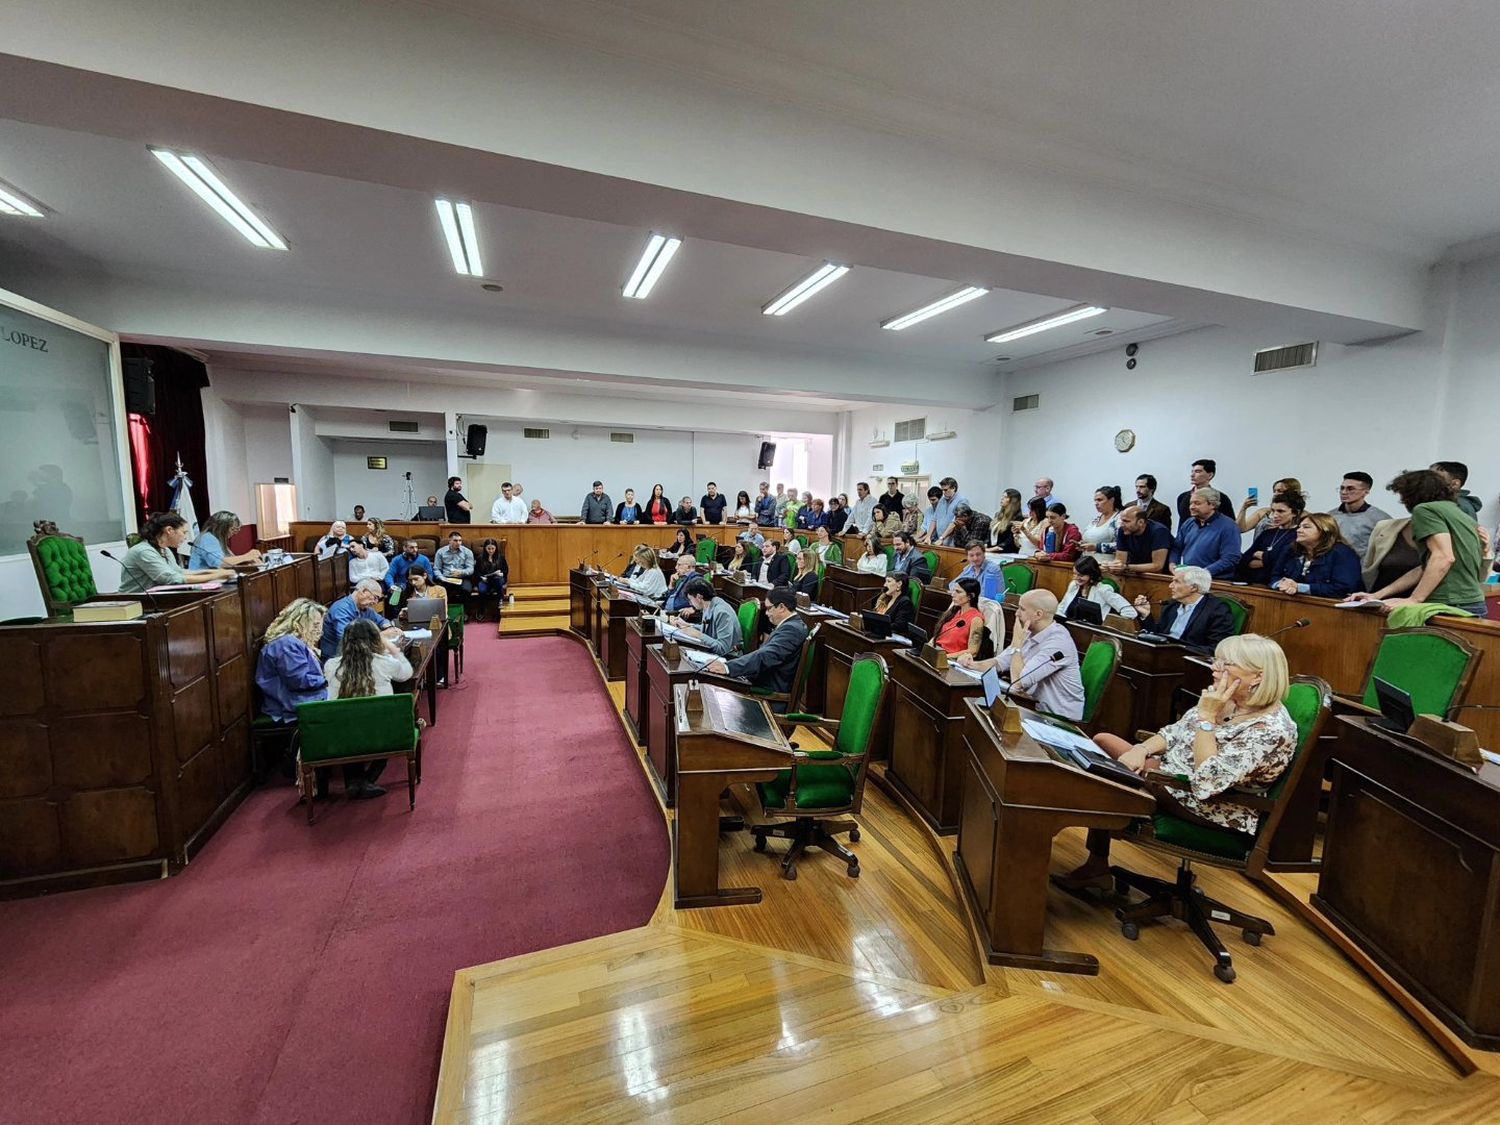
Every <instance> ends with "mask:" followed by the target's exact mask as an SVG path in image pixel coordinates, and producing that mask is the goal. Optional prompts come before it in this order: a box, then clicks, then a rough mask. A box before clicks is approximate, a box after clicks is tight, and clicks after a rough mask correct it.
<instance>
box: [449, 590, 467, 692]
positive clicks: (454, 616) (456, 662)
mask: <svg viewBox="0 0 1500 1125" xmlns="http://www.w3.org/2000/svg"><path fill="white" fill-rule="evenodd" d="M448 653H449V655H450V656H451V657H452V658H453V682H454V683H458V681H459V680H461V679H463V674H464V607H463V606H461V605H450V606H449V607H448Z"/></svg>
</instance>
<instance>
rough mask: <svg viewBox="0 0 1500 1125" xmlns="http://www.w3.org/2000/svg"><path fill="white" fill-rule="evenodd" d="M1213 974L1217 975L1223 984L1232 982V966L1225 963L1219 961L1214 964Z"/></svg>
mask: <svg viewBox="0 0 1500 1125" xmlns="http://www.w3.org/2000/svg"><path fill="white" fill-rule="evenodd" d="M1214 976H1216V977H1218V978H1219V979H1220V980H1221V981H1223V982H1224V983H1225V984H1233V983H1234V966H1233V965H1226V964H1224V963H1223V962H1222V961H1221V962H1220V963H1219V964H1217V965H1215V966H1214Z"/></svg>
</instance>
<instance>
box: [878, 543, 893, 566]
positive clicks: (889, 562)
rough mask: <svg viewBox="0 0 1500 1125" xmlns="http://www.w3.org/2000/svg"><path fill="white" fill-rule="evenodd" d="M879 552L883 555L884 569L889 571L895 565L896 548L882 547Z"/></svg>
mask: <svg viewBox="0 0 1500 1125" xmlns="http://www.w3.org/2000/svg"><path fill="white" fill-rule="evenodd" d="M880 553H881V554H882V555H884V556H885V569H886V572H887V573H889V572H890V571H891V570H892V569H893V568H894V567H895V565H896V548H894V547H889V546H887V547H882V548H880Z"/></svg>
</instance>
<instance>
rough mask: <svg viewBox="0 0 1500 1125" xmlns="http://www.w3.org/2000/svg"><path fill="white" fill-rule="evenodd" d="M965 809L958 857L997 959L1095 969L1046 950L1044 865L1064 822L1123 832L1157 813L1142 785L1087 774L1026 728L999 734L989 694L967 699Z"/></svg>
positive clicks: (1057, 968)
mask: <svg viewBox="0 0 1500 1125" xmlns="http://www.w3.org/2000/svg"><path fill="white" fill-rule="evenodd" d="M964 708H965V710H966V712H967V714H966V715H965V721H964V745H965V755H964V759H965V760H964V771H965V776H964V779H963V812H962V817H961V819H960V821H959V827H958V852H957V854H956V855H955V856H954V862H955V864H956V865H957V867H958V870H959V873H960V875H961V876H962V884H963V888H964V897H965V900H966V901H967V903H968V906H969V909H970V910H971V911H972V912H973V916H974V919H975V921H976V922H977V924H978V928H979V932H980V935H981V936H982V937H983V938H984V942H985V952H986V954H987V956H988V957H989V961H990V964H992V965H1009V966H1012V967H1014V968H1018V969H1041V970H1043V971H1046V972H1055V973H1090V974H1092V973H1097V972H1098V971H1099V961H1098V958H1096V957H1092V956H1090V955H1088V954H1086V953H1068V952H1064V951H1060V950H1055V949H1047V948H1045V947H1044V945H1043V944H1042V942H1043V938H1044V936H1045V932H1046V928H1047V868H1048V864H1049V861H1050V860H1051V857H1052V837H1053V836H1055V835H1057V833H1058V832H1059V831H1060V830H1061V829H1064V828H1072V827H1083V828H1108V829H1119V828H1124V827H1125V826H1126V825H1128V824H1129V823H1130V822H1131V821H1132V820H1134V819H1136V818H1137V817H1143V816H1150V815H1151V813H1152V812H1153V811H1155V809H1156V798H1155V797H1153V796H1152V795H1151V794H1150V793H1148V792H1146V791H1145V790H1144V789H1133V788H1131V787H1130V786H1128V785H1122V784H1119V783H1118V782H1114V781H1110V780H1108V779H1107V778H1103V777H1098V776H1096V775H1094V774H1091V773H1087V772H1085V771H1084V770H1082V769H1080V768H1079V767H1078V766H1076V765H1074V764H1073V763H1072V762H1070V761H1068V762H1065V761H1063V760H1062V759H1061V758H1060V757H1059V756H1058V755H1057V754H1055V753H1054V752H1053V751H1051V750H1049V749H1048V748H1047V747H1045V746H1042V745H1041V744H1040V743H1037V742H1035V741H1033V740H1032V739H1031V738H1029V737H1028V736H1027V735H1026V734H1024V733H1021V734H1007V735H1002V734H1001V733H1000V732H999V731H998V730H996V729H995V725H994V723H993V722H992V721H991V720H990V716H989V712H987V711H986V710H985V707H984V700H982V699H967V700H965V701H964Z"/></svg>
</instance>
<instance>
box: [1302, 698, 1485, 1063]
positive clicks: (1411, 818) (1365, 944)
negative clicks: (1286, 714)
mask: <svg viewBox="0 0 1500 1125" xmlns="http://www.w3.org/2000/svg"><path fill="white" fill-rule="evenodd" d="M1338 726H1339V728H1340V730H1339V739H1338V742H1337V743H1336V744H1335V748H1334V752H1333V759H1332V771H1331V772H1332V777H1333V793H1332V797H1331V800H1330V802H1329V808H1328V826H1327V829H1326V831H1325V834H1324V837H1323V866H1322V869H1321V872H1320V874H1319V876H1318V892H1317V894H1316V895H1314V896H1313V904H1314V905H1315V906H1317V908H1318V909H1319V910H1321V911H1322V912H1323V913H1324V914H1325V915H1327V916H1328V917H1329V918H1330V919H1332V920H1333V921H1334V922H1335V923H1336V924H1337V925H1338V926H1339V928H1340V929H1342V930H1343V931H1344V932H1345V934H1346V935H1347V936H1348V937H1349V938H1350V939H1351V940H1352V941H1353V942H1354V944H1355V945H1357V946H1358V947H1359V948H1360V949H1362V950H1363V951H1364V952H1365V953H1367V954H1368V955H1369V956H1370V957H1371V958H1372V959H1374V960H1375V961H1376V963H1378V964H1379V965H1380V967H1381V968H1383V969H1384V970H1385V971H1386V972H1388V973H1390V974H1391V975H1392V976H1393V977H1395V978H1396V980H1397V981H1399V982H1400V983H1401V984H1402V985H1403V986H1404V987H1405V988H1406V989H1407V991H1409V992H1410V993H1412V994H1413V995H1414V996H1416V997H1417V999H1419V1000H1420V1001H1421V1002H1422V1003H1423V1004H1424V1005H1425V1006H1426V1007H1427V1008H1428V1009H1429V1010H1430V1011H1432V1012H1433V1013H1434V1014H1436V1015H1437V1016H1438V1017H1439V1018H1440V1019H1442V1020H1443V1022H1444V1023H1446V1024H1447V1025H1448V1026H1449V1027H1451V1028H1452V1029H1453V1030H1454V1031H1455V1032H1456V1033H1457V1034H1458V1035H1459V1037H1460V1038H1462V1039H1463V1040H1464V1042H1466V1043H1469V1044H1470V1045H1472V1046H1475V1047H1482V1048H1484V1049H1485V1050H1490V1051H1495V1050H1500V767H1496V766H1494V765H1490V764H1488V763H1486V764H1485V766H1484V768H1483V770H1482V771H1481V772H1480V773H1478V774H1477V775H1476V774H1475V773H1473V772H1472V771H1470V770H1468V769H1465V768H1464V767H1463V766H1460V765H1459V764H1458V763H1456V762H1453V761H1450V760H1448V759H1446V758H1441V757H1438V756H1437V755H1436V754H1433V753H1430V752H1428V751H1427V750H1425V749H1421V748H1417V747H1414V746H1412V745H1411V744H1410V742H1409V741H1408V740H1406V739H1405V738H1402V737H1400V736H1397V735H1392V734H1388V733H1387V732H1385V731H1382V730H1380V729H1378V728H1377V727H1375V726H1373V725H1372V724H1371V723H1370V721H1369V720H1368V719H1365V718H1363V717H1356V716H1341V717H1340V718H1339V719H1338Z"/></svg>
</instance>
